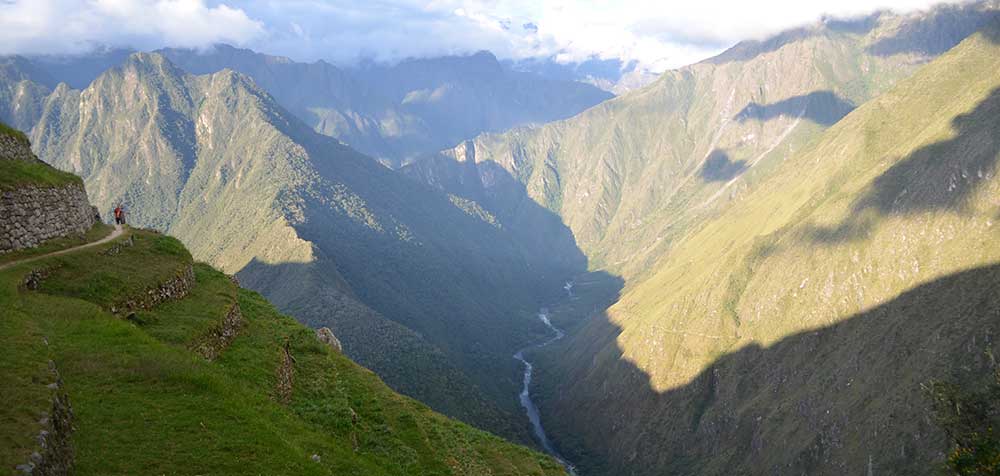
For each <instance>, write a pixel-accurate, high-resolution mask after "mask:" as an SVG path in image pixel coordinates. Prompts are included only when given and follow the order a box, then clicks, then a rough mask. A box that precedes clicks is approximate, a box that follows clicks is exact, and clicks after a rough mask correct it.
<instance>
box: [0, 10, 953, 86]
mask: <svg viewBox="0 0 1000 476" xmlns="http://www.w3.org/2000/svg"><path fill="white" fill-rule="evenodd" d="M936 3H940V1H934V0H827V1H809V0H771V1H768V0H759V1H746V0H742V1H732V0H681V1H671V0H658V1H656V0H617V1H604V0H579V1H568V0H507V1H500V0H430V1H417V0H361V1H343V0H247V1H236V0H223V1H213V0H0V54H78V53H85V52H87V51H91V50H93V49H94V48H97V47H126V48H135V49H140V50H151V49H156V48H160V47H165V46H172V47H190V48H206V47H208V46H210V45H212V44H215V43H229V44H232V45H235V46H242V47H247V48H251V49H254V50H256V51H260V52H264V53H269V54H278V55H283V56H288V57H290V58H292V59H295V60H298V61H315V60H319V59H323V60H327V61H331V62H333V63H336V64H351V63H355V62H357V61H358V60H360V59H371V60H375V61H379V62H393V61H397V60H399V59H403V58H409V57H429V56H441V55H446V54H463V53H471V52H474V51H478V50H490V51H492V52H493V53H494V54H496V55H497V56H498V57H500V58H504V59H523V58H532V57H555V58H556V59H557V60H558V61H560V62H573V61H582V60H586V59H588V58H591V57H597V58H602V59H621V60H623V62H628V61H631V60H636V61H638V62H639V63H640V64H641V65H642V66H643V68H645V69H648V70H651V71H656V72H659V71H663V70H666V69H669V68H675V67H679V66H683V65H685V64H690V63H693V62H696V61H698V60H701V59H704V58H707V57H709V56H712V55H714V54H717V53H719V52H721V51H723V50H724V49H726V48H728V47H729V46H732V45H733V44H735V43H737V42H738V41H740V40H744V39H759V38H763V37H766V36H767V35H769V34H774V33H777V32H779V31H781V30H784V29H788V28H792V27H796V26H801V25H804V24H809V23H813V22H816V21H818V20H819V19H820V18H822V17H823V16H836V17H856V16H859V15H864V14H867V13H871V12H873V11H874V10H876V9H891V10H894V11H897V12H908V11H912V10H919V9H926V8H929V7H930V6H932V5H934V4H936ZM953 3H954V2H953Z"/></svg>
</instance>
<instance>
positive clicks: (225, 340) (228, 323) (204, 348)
mask: <svg viewBox="0 0 1000 476" xmlns="http://www.w3.org/2000/svg"><path fill="white" fill-rule="evenodd" d="M242 327H243V313H242V312H241V311H240V303H238V302H236V303H233V305H232V306H231V307H230V308H229V312H227V313H226V315H225V317H223V318H222V322H220V323H219V325H217V326H215V327H213V328H212V329H211V330H209V331H208V333H207V334H206V335H204V336H202V338H201V339H199V340H198V341H197V342H196V343H195V344H194V345H193V346H192V350H194V351H195V352H197V353H198V354H199V355H201V356H202V357H204V358H206V359H208V360H215V359H217V358H218V357H219V356H220V355H222V352H223V351H224V350H226V349H227V348H229V344H232V343H233V340H234V339H236V336H237V335H238V334H239V333H240V329H241V328H242Z"/></svg>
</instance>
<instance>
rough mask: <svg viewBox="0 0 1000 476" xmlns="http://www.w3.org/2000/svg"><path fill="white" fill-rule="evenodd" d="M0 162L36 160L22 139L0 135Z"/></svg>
mask: <svg viewBox="0 0 1000 476" xmlns="http://www.w3.org/2000/svg"><path fill="white" fill-rule="evenodd" d="M0 160H29V161H35V160H38V159H37V158H35V154H33V153H31V147H30V146H28V144H26V143H25V142H24V141H23V140H22V139H20V138H18V137H15V136H12V135H9V134H2V133H0Z"/></svg>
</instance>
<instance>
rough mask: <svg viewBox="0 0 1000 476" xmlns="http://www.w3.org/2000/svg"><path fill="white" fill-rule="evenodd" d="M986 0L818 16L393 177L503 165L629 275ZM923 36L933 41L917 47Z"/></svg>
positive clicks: (885, 84)
mask: <svg viewBox="0 0 1000 476" xmlns="http://www.w3.org/2000/svg"><path fill="white" fill-rule="evenodd" d="M995 5H996V3H995V2H992V3H977V4H970V5H965V6H945V7H940V8H939V9H937V10H935V11H933V12H932V13H927V14H925V15H909V16H899V15H893V14H889V13H880V14H875V15H872V16H870V17H866V18H861V19H856V20H851V21H843V20H827V21H824V22H821V23H819V24H816V25H812V26H809V27H804V28H800V29H797V30H793V31H790V32H786V33H783V34H780V35H778V36H776V37H774V38H772V39H770V40H766V41H750V42H744V43H741V44H738V45H736V46H735V47H734V48H732V49H731V50H729V51H727V52H725V53H723V54H721V55H720V56H718V57H716V58H712V59H709V60H706V61H704V62H701V63H698V64H695V65H692V66H688V67H685V68H681V69H678V70H674V71H668V72H667V73H665V74H664V75H662V76H661V77H660V78H659V79H658V80H657V81H656V82H655V83H653V84H651V85H649V86H647V87H645V88H642V89H639V90H636V91H633V92H631V93H629V94H626V95H623V96H620V97H617V98H615V99H612V100H609V101H606V102H604V103H601V104H599V105H597V106H595V107H593V108H591V109H588V110H587V111H584V112H583V113H581V114H579V115H577V116H574V117H572V118H570V119H567V120H563V121H557V122H554V123H550V124H546V125H544V126H540V127H533V128H518V129H514V130H512V131H509V132H506V133H501V134H484V135H481V136H479V137H476V138H475V139H473V140H471V141H469V142H468V143H463V144H461V145H459V146H458V147H457V148H455V149H453V150H448V151H445V152H444V153H440V154H436V155H430V156H425V157H423V158H422V159H420V160H418V161H416V162H415V163H414V164H412V165H409V166H408V167H406V168H405V169H404V172H405V173H408V174H409V175H411V176H414V177H416V178H418V179H419V180H421V181H424V182H427V183H431V184H433V185H436V186H439V187H441V186H442V184H441V183H438V182H440V179H439V178H440V177H447V176H452V175H456V174H457V173H458V172H456V171H457V170H467V169H469V168H473V167H482V168H484V169H486V170H487V171H488V170H491V169H494V168H501V169H503V170H506V171H507V172H508V173H509V174H510V175H511V176H513V177H516V178H517V179H518V181H520V182H521V183H522V184H523V186H524V187H525V189H526V190H527V193H528V195H529V196H530V197H531V198H532V199H533V200H534V201H536V202H537V203H539V204H540V205H542V206H543V207H545V208H546V209H548V210H551V211H553V212H554V213H557V214H558V215H559V216H560V217H561V218H562V220H563V221H564V222H565V223H566V225H567V226H569V227H570V229H571V230H572V231H573V234H574V236H575V238H576V240H577V242H578V244H579V246H580V248H581V249H582V250H583V251H584V252H585V254H586V255H587V256H588V258H589V259H590V266H591V267H592V268H594V269H604V270H608V271H611V272H614V273H616V274H620V275H622V276H623V277H625V278H627V279H628V278H632V277H634V276H637V275H640V274H643V273H645V272H646V271H647V270H649V269H650V268H651V267H652V266H653V264H654V263H655V262H656V259H657V258H658V257H659V256H660V255H662V254H663V253H664V252H666V251H667V250H669V249H670V247H671V246H672V245H671V244H672V243H673V241H674V239H676V238H677V237H678V236H679V235H683V234H684V233H685V230H686V222H689V221H697V220H699V219H701V217H703V216H707V215H710V214H712V213H716V210H717V209H718V208H724V207H725V206H727V203H728V202H730V201H731V200H732V199H733V198H735V197H737V196H739V195H740V194H743V193H745V191H746V188H747V187H749V186H752V180H751V178H752V177H753V176H755V175H756V174H754V173H751V174H747V172H748V171H757V170H764V171H766V170H768V169H770V168H771V167H773V165H774V164H776V163H780V162H781V161H783V160H785V159H787V158H788V157H790V156H791V155H793V154H794V153H795V152H796V151H797V150H799V149H801V148H802V147H803V146H805V145H806V144H807V143H808V142H809V141H811V140H813V139H815V138H816V137H817V136H818V135H819V134H820V133H821V132H822V131H823V130H824V129H826V128H827V127H829V126H830V125H831V124H833V123H835V122H836V121H837V120H839V119H840V118H841V117H843V116H844V115H846V114H847V113H848V112H850V111H851V110H852V109H853V108H855V107H857V106H858V105H860V104H862V103H864V102H866V101H868V100H869V99H871V98H873V97H876V96H878V95H879V94H881V93H882V92H884V91H886V90H887V89H888V88H890V87H891V86H892V85H893V84H895V82H896V81H898V80H899V79H901V78H905V77H907V76H909V75H910V74H912V73H913V72H914V71H915V70H916V69H918V68H919V67H920V66H921V65H923V64H925V63H926V62H927V61H928V60H930V59H931V58H933V57H934V55H935V54H936V53H935V52H939V51H942V48H943V50H947V48H946V47H945V45H948V44H951V45H954V44H956V43H957V42H958V41H959V40H960V39H961V38H964V37H965V36H968V35H969V34H971V33H972V32H974V31H976V29H977V28H978V27H979V26H981V25H983V24H984V22H985V21H987V19H988V18H990V16H991V15H992V12H993V11H994V9H995ZM941 18H945V20H941ZM955 18H959V19H961V20H962V21H958V20H955ZM914 32H919V33H914ZM898 35H911V36H913V37H914V39H913V40H912V41H911V43H912V44H913V45H914V48H913V49H912V50H907V49H905V48H903V47H895V49H897V50H899V52H898V53H899V54H888V53H889V51H888V50H887V48H888V47H886V46H884V45H888V44H892V42H893V41H895V40H893V38H896V37H897V36H898ZM921 38H923V39H925V40H926V41H921V40H919V39H921ZM934 41H937V42H939V43H940V44H938V45H936V46H934V48H928V47H927V45H926V43H931V42H934ZM469 144H471V145H469ZM470 150H471V151H474V152H475V154H474V155H469V154H468V151H470ZM455 157H463V161H462V162H459V161H456V160H455ZM761 173H765V172H761ZM466 175H468V173H467V172H466ZM472 175H475V174H472ZM480 175H483V176H484V177H487V178H484V179H483V180H478V181H472V182H470V181H465V182H463V184H461V186H459V187H453V188H449V187H444V190H446V191H448V192H449V193H454V194H456V195H460V196H469V197H472V196H475V195H476V194H480V193H482V192H481V190H479V189H483V188H485V189H490V187H491V186H490V183H491V182H490V180H489V179H488V176H489V174H488V173H486V172H484V173H482V174H480ZM744 175H746V177H744ZM490 192H491V193H501V192H500V191H493V190H490ZM520 199H521V198H520V197H519V196H514V197H512V198H511V201H518V200H520ZM497 200H498V201H500V202H505V201H506V200H504V199H503V198H499V199H497Z"/></svg>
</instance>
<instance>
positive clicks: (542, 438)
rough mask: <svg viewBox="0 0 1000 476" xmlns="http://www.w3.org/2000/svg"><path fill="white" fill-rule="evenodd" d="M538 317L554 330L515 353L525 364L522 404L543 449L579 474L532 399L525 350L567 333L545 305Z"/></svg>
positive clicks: (529, 366)
mask: <svg viewBox="0 0 1000 476" xmlns="http://www.w3.org/2000/svg"><path fill="white" fill-rule="evenodd" d="M571 287H572V284H570V283H567V285H566V288H565V289H566V291H567V292H569V293H570V295H572V291H571ZM538 319H540V320H541V321H542V323H544V324H545V325H546V326H547V327H548V328H549V329H551V330H552V334H553V336H552V337H551V338H550V339H548V340H546V341H544V342H542V343H540V344H535V345H531V346H528V347H525V348H523V349H521V350H519V351H517V353H516V354H514V358H515V359H517V360H520V361H521V362H522V363H523V364H524V387H523V388H522V389H521V406H522V407H524V411H525V413H527V414H528V420H530V421H531V427H532V429H534V430H535V437H536V438H537V439H538V442H539V443H541V445H542V449H544V450H545V451H546V452H547V453H549V454H550V455H552V457H553V458H555V459H556V460H558V461H559V463H560V464H562V465H563V467H565V468H566V472H568V473H569V474H570V476H577V474H576V468H574V467H573V465H572V464H571V463H570V462H569V461H566V459H565V458H563V457H562V455H560V454H559V452H558V451H556V449H555V448H554V447H553V446H552V441H550V440H549V437H548V435H546V434H545V428H543V427H542V421H541V418H539V415H538V407H536V406H535V402H533V401H531V371H532V369H533V367H532V366H531V362H528V360H527V359H525V358H524V352H525V351H528V350H532V349H540V348H542V347H545V346H547V345H549V344H551V343H553V342H555V341H557V340H559V339H562V338H563V337H564V336H565V335H566V334H565V333H563V331H562V330H560V329H559V328H557V327H556V326H553V325H552V322H551V321H549V311H548V309H546V308H544V307H543V308H542V309H541V310H540V311H538Z"/></svg>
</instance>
